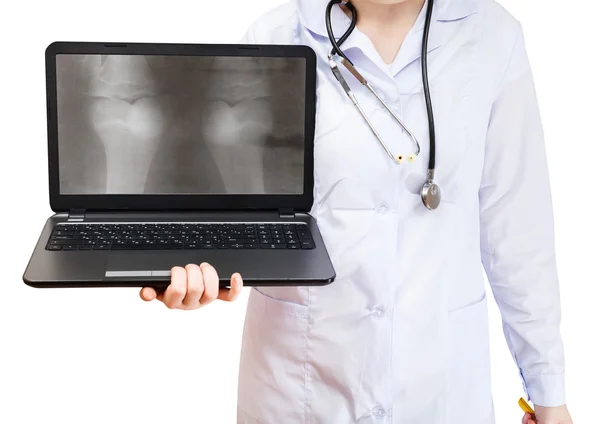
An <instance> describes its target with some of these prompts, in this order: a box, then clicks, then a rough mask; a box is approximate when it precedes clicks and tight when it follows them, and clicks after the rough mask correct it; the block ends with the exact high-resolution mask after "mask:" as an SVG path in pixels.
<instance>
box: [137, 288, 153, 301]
mask: <svg viewBox="0 0 600 424" xmlns="http://www.w3.org/2000/svg"><path fill="white" fill-rule="evenodd" d="M140 297H141V298H142V300H144V301H146V302H149V301H151V300H154V299H156V290H154V289H153V288H152V287H144V288H143V289H142V290H140Z"/></svg>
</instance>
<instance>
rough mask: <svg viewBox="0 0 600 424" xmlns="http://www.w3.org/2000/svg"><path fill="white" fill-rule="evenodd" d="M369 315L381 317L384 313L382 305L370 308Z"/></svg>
mask: <svg viewBox="0 0 600 424" xmlns="http://www.w3.org/2000/svg"><path fill="white" fill-rule="evenodd" d="M371 315H373V316H374V317H375V318H381V317H383V316H384V315H385V309H383V307H382V306H375V307H374V308H373V309H372V310H371Z"/></svg>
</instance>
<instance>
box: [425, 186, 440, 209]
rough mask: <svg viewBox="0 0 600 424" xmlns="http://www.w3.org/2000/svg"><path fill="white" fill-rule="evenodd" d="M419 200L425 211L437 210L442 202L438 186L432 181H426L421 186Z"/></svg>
mask: <svg viewBox="0 0 600 424" xmlns="http://www.w3.org/2000/svg"><path fill="white" fill-rule="evenodd" d="M421 199H422V200H423V204H424V205H425V207H426V208H427V209H430V210H434V209H437V207H438V206H439V205H440V202H441V201H442V191H441V190H440V186H438V185H437V184H436V183H434V182H433V181H432V180H428V181H427V182H426V183H425V184H423V188H422V189H421Z"/></svg>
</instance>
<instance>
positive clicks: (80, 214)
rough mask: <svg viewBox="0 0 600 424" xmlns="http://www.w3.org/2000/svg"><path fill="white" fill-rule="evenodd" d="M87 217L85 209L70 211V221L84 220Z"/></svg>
mask: <svg viewBox="0 0 600 424" xmlns="http://www.w3.org/2000/svg"><path fill="white" fill-rule="evenodd" d="M84 219H85V209H71V210H70V211H69V221H83V220H84Z"/></svg>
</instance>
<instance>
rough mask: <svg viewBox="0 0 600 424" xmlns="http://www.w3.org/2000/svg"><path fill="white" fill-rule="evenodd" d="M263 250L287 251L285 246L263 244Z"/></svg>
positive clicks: (261, 246)
mask: <svg viewBox="0 0 600 424" xmlns="http://www.w3.org/2000/svg"><path fill="white" fill-rule="evenodd" d="M260 248H261V249H285V244H261V245H260Z"/></svg>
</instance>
